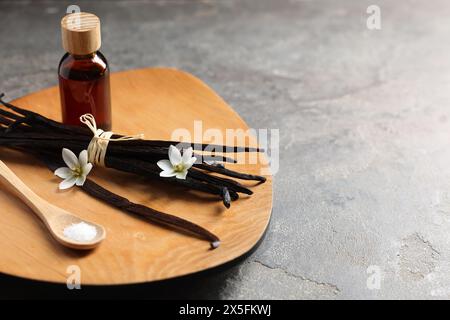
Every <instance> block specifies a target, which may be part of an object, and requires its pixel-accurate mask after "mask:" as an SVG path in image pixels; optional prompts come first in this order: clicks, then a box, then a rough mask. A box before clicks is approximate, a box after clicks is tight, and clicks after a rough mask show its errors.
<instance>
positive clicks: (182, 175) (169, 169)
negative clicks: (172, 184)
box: [157, 146, 197, 179]
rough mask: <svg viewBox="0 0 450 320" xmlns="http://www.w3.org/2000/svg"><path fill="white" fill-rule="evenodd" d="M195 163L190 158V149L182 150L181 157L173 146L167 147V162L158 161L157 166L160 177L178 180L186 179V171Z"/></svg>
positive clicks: (195, 159)
mask: <svg viewBox="0 0 450 320" xmlns="http://www.w3.org/2000/svg"><path fill="white" fill-rule="evenodd" d="M195 161H197V158H196V157H193V156H192V148H191V147H190V148H188V149H184V151H183V156H181V152H180V150H178V149H177V148H176V147H174V146H170V147H169V160H159V161H158V163H157V165H158V167H160V168H161V169H162V170H163V171H161V172H160V174H159V175H160V176H161V177H174V176H175V177H177V178H178V179H186V176H187V173H188V170H189V169H190V168H191V167H192V165H193V164H194V163H195Z"/></svg>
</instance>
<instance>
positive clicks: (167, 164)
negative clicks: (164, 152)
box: [156, 160, 173, 171]
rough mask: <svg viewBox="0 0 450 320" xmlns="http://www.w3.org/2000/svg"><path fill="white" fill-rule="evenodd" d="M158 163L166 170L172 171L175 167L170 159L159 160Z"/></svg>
mask: <svg viewBox="0 0 450 320" xmlns="http://www.w3.org/2000/svg"><path fill="white" fill-rule="evenodd" d="M156 164H157V165H158V167H160V168H161V169H162V170H164V171H170V170H172V169H173V166H172V163H171V162H170V161H169V160H159V161H158V162H157V163H156Z"/></svg>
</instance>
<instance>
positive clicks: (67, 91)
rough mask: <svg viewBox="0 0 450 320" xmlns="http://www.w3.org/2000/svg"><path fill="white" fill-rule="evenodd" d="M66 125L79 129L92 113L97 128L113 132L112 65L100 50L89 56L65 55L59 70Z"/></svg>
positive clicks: (63, 115) (63, 114)
mask: <svg viewBox="0 0 450 320" xmlns="http://www.w3.org/2000/svg"><path fill="white" fill-rule="evenodd" d="M58 76H59V91H60V95H61V107H62V117H63V123H65V124H70V125H76V126H80V125H82V124H81V122H80V116H82V115H83V114H86V113H90V114H92V115H93V116H94V117H95V120H96V122H97V127H98V128H99V129H103V130H105V131H109V130H111V126H112V123H111V93H110V84H109V66H108V62H107V61H106V58H105V57H104V56H103V54H101V53H100V51H97V52H94V53H92V54H89V55H80V56H78V55H72V54H69V53H66V54H65V55H64V56H63V57H62V59H61V61H60V63H59V67H58Z"/></svg>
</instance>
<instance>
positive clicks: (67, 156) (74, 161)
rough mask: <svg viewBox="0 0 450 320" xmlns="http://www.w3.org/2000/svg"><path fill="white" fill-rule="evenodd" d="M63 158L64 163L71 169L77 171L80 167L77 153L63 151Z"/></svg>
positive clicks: (67, 150)
mask: <svg viewBox="0 0 450 320" xmlns="http://www.w3.org/2000/svg"><path fill="white" fill-rule="evenodd" d="M62 157H63V160H64V162H65V163H66V164H67V166H68V167H69V168H70V169H72V170H75V169H76V168H77V167H78V165H79V163H78V158H77V156H76V155H75V153H73V152H72V151H70V150H69V149H66V148H64V149H63V150H62Z"/></svg>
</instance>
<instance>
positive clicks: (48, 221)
mask: <svg viewBox="0 0 450 320" xmlns="http://www.w3.org/2000/svg"><path fill="white" fill-rule="evenodd" d="M0 182H1V183H3V184H4V185H5V186H7V187H10V188H11V189H12V190H13V191H14V193H15V194H16V195H17V196H18V198H19V199H21V200H22V201H23V202H24V203H26V204H27V205H28V206H29V207H30V208H31V209H32V210H33V211H34V213H36V215H37V216H38V217H39V218H40V219H41V220H42V221H43V222H44V224H45V225H46V226H47V228H48V230H49V231H50V233H51V234H52V236H53V237H54V238H55V239H56V240H57V241H58V242H59V243H61V244H62V245H64V246H66V247H69V248H72V249H79V250H88V249H93V248H95V247H96V246H98V245H99V244H100V242H102V241H103V239H105V236H106V231H105V229H104V228H103V227H102V226H101V225H98V224H96V223H92V222H88V221H86V220H82V219H81V218H78V217H76V216H74V215H73V214H71V213H69V212H67V211H65V210H63V209H61V208H58V207H56V206H54V205H52V204H51V203H49V202H47V201H45V200H44V199H42V198H41V197H39V196H38V195H37V194H35V193H34V192H33V191H31V189H30V188H28V187H27V186H26V185H25V183H23V181H22V180H20V179H19V177H17V176H16V175H15V174H14V173H13V172H12V171H11V170H10V169H9V168H8V167H7V166H6V164H5V163H3V162H2V161H0ZM80 222H85V223H87V224H89V225H91V226H94V227H95V228H96V229H97V235H96V236H95V238H94V239H92V240H90V241H86V242H84V241H83V242H80V241H76V240H73V239H70V238H68V237H66V236H65V235H64V229H65V228H66V227H68V226H71V225H72V224H76V223H80Z"/></svg>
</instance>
